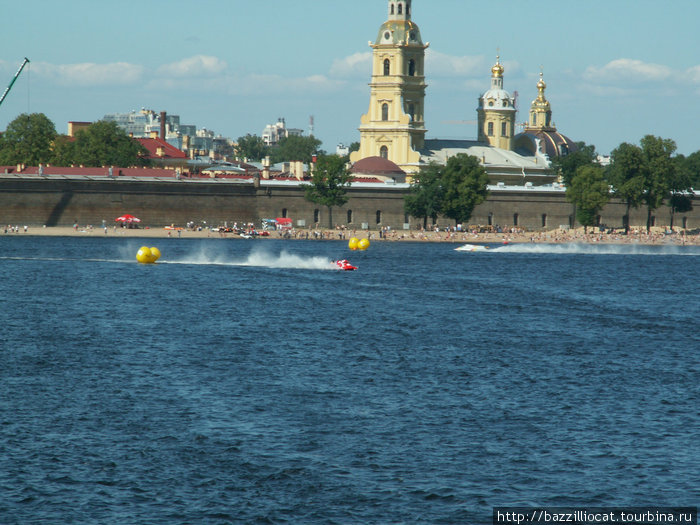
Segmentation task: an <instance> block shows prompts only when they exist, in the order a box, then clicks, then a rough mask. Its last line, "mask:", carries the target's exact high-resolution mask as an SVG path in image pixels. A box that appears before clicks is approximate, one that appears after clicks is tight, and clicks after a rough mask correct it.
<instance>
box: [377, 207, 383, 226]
mask: <svg viewBox="0 0 700 525" xmlns="http://www.w3.org/2000/svg"><path fill="white" fill-rule="evenodd" d="M381 223H382V210H377V224H381Z"/></svg>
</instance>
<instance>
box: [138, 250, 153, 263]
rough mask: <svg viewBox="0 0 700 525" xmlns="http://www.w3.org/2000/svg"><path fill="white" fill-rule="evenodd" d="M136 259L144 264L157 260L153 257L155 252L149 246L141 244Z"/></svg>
mask: <svg viewBox="0 0 700 525" xmlns="http://www.w3.org/2000/svg"><path fill="white" fill-rule="evenodd" d="M136 260H137V261H138V262H140V263H142V264H152V263H154V262H155V259H154V258H153V253H151V249H150V248H149V247H148V246H141V248H139V251H138V252H136Z"/></svg>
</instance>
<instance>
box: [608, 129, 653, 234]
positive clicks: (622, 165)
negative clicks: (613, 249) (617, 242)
mask: <svg viewBox="0 0 700 525" xmlns="http://www.w3.org/2000/svg"><path fill="white" fill-rule="evenodd" d="M610 159H611V163H610V168H609V171H608V180H609V181H610V183H611V184H612V186H613V194H614V195H615V196H616V197H617V198H619V199H621V200H623V201H624V202H625V204H626V205H627V211H626V213H625V221H624V227H625V232H627V233H629V229H630V221H629V216H630V209H631V208H638V207H639V206H640V204H641V203H642V199H643V197H644V168H643V164H644V155H643V153H642V149H641V148H640V147H639V146H636V145H634V144H629V143H627V142H623V143H622V144H620V145H619V146H618V147H617V148H615V149H614V150H613V151H612V153H611V155H610Z"/></svg>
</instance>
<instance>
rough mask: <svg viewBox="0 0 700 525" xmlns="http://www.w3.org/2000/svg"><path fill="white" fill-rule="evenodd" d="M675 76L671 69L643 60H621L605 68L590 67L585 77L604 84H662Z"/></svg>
mask: <svg viewBox="0 0 700 525" xmlns="http://www.w3.org/2000/svg"><path fill="white" fill-rule="evenodd" d="M672 75H673V71H672V70H671V68H669V67H667V66H663V65H660V64H650V63H647V62H642V61H641V60H633V59H630V58H619V59H617V60H613V61H612V62H609V63H607V64H606V65H604V66H603V67H595V66H590V67H588V68H587V69H586V71H585V72H584V74H583V77H584V78H585V79H586V80H589V81H591V82H598V83H602V84H627V85H629V84H636V83H640V82H641V83H648V82H661V81H664V80H667V79H668V78H670V77H671V76H672Z"/></svg>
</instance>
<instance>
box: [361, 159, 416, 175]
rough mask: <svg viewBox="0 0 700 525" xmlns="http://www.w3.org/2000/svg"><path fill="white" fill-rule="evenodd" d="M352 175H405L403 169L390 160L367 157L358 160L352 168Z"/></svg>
mask: <svg viewBox="0 0 700 525" xmlns="http://www.w3.org/2000/svg"><path fill="white" fill-rule="evenodd" d="M350 173H356V174H358V175H360V174H366V175H388V176H391V175H405V174H406V172H404V171H403V170H402V169H401V168H399V167H398V166H397V165H396V164H394V163H393V162H391V161H390V160H388V159H385V158H382V157H365V158H364V159H361V160H358V161H357V162H356V163H355V164H353V166H352V168H350Z"/></svg>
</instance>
